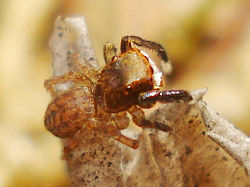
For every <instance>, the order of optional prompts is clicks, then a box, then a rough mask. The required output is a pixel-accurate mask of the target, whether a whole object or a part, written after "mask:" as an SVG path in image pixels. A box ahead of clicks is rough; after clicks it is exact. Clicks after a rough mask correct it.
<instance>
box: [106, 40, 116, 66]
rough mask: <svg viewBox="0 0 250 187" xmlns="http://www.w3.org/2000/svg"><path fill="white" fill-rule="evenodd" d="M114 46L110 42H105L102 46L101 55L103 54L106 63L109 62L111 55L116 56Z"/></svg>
mask: <svg viewBox="0 0 250 187" xmlns="http://www.w3.org/2000/svg"><path fill="white" fill-rule="evenodd" d="M116 51H117V49H116V47H115V45H114V44H112V43H109V42H108V43H106V44H105V45H104V47H103V56H104V60H105V62H106V64H109V63H110V62H111V61H112V59H113V57H116Z"/></svg>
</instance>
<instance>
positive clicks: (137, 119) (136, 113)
mask: <svg viewBox="0 0 250 187" xmlns="http://www.w3.org/2000/svg"><path fill="white" fill-rule="evenodd" d="M128 112H129V113H130V114H131V115H132V119H133V121H134V123H135V124H136V125H138V126H139V127H142V128H155V129H159V130H162V131H165V132H168V131H171V130H172V128H171V127H169V126H168V125H166V124H163V123H161V122H158V121H150V120H147V119H145V114H144V112H143V110H142V109H141V108H139V107H137V106H132V107H131V108H129V109H128Z"/></svg>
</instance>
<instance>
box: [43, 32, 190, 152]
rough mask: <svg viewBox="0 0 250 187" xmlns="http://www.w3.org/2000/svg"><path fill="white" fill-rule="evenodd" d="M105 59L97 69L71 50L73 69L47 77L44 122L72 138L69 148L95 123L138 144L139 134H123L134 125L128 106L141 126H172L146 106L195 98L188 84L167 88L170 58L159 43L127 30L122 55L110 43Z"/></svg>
mask: <svg viewBox="0 0 250 187" xmlns="http://www.w3.org/2000/svg"><path fill="white" fill-rule="evenodd" d="M104 59H105V62H106V65H105V66H104V68H103V69H102V70H100V71H98V70H96V69H93V68H91V67H89V66H84V65H82V63H81V59H80V57H78V56H77V55H72V59H71V60H72V62H73V65H74V71H70V72H69V73H67V74H65V75H63V76H59V77H52V78H50V79H48V80H46V81H45V83H44V85H45V88H46V89H47V90H49V91H50V93H51V95H52V97H53V100H52V102H51V103H50V104H49V105H48V108H47V111H46V113H45V127H46V128H47V129H48V130H49V131H50V132H51V133H52V134H54V135H55V136H57V137H60V138H69V143H68V144H67V145H66V146H65V148H64V151H65V152H69V151H71V150H72V149H74V148H75V147H76V145H77V144H78V142H79V141H80V140H81V139H82V138H83V137H82V134H83V132H84V131H86V130H92V129H97V130H100V131H102V132H105V133H107V134H108V135H110V136H111V137H113V138H114V139H115V140H117V141H119V142H121V143H123V144H125V145H127V146H129V147H131V148H134V149H136V148H137V147H138V145H139V139H137V140H134V139H131V138H129V137H126V136H124V135H122V134H121V130H123V129H126V128H127V127H128V125H129V118H128V117H127V112H128V113H129V114H131V116H132V119H133V122H134V123H135V124H136V125H138V126H139V127H142V128H156V129H159V130H162V131H169V130H170V129H171V128H170V127H169V126H167V125H166V124H162V123H159V122H157V121H151V120H148V119H145V115H144V112H143V110H142V108H150V107H152V106H153V105H154V104H155V103H156V102H162V103H168V102H180V101H183V102H189V101H191V100H192V97H191V96H190V94H189V93H188V92H187V91H185V90H164V89H165V85H164V81H163V75H164V65H165V64H167V61H168V58H167V54H166V52H165V50H164V48H163V47H162V46H161V45H160V44H158V43H155V42H151V41H147V40H144V39H142V38H140V37H137V36H125V37H123V38H122V39H121V54H119V55H117V53H116V48H115V46H114V45H113V44H111V43H107V44H106V45H105V46H104ZM65 82H71V83H72V86H71V87H70V88H69V89H68V90H66V91H63V92H62V93H57V92H56V90H55V88H54V87H55V86H56V85H57V84H60V83H65Z"/></svg>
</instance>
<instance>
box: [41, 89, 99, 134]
mask: <svg viewBox="0 0 250 187" xmlns="http://www.w3.org/2000/svg"><path fill="white" fill-rule="evenodd" d="M94 114H95V105H94V97H93V93H92V91H91V90H90V89H89V88H88V87H74V88H72V89H69V90H68V91H65V92H64V93H62V94H60V95H58V96H57V97H55V99H54V100H53V101H52V102H51V103H50V104H49V106H48V108H47V111H46V113H45V126H46V128H47V129H48V130H49V131H50V132H52V133H53V134H54V135H55V136H57V137H60V138H67V137H70V136H73V135H74V134H75V132H77V131H78V130H80V129H81V128H82V126H83V121H84V122H85V123H86V122H87V120H88V119H91V118H92V117H93V115H94Z"/></svg>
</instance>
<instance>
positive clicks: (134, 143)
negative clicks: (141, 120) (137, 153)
mask: <svg viewBox="0 0 250 187" xmlns="http://www.w3.org/2000/svg"><path fill="white" fill-rule="evenodd" d="M114 139H115V140H116V141H119V142H121V143H122V144H124V145H127V146H129V147H131V148H132V149H137V148H138V147H139V139H140V138H138V139H137V140H133V139H131V138H128V137H127V136H124V135H122V134H117V135H116V136H114Z"/></svg>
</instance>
